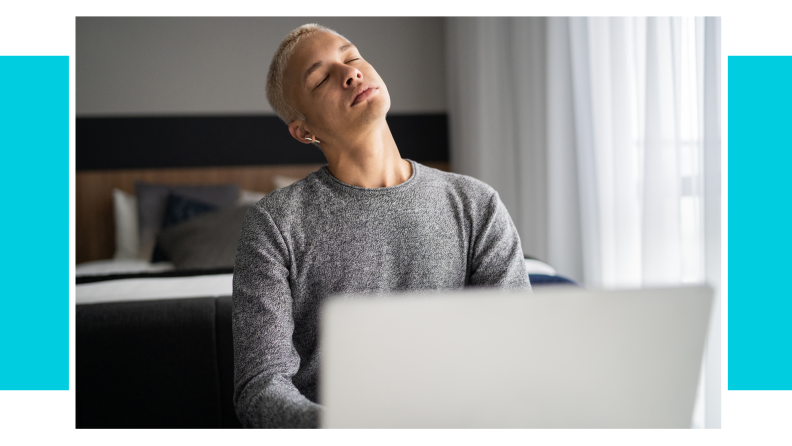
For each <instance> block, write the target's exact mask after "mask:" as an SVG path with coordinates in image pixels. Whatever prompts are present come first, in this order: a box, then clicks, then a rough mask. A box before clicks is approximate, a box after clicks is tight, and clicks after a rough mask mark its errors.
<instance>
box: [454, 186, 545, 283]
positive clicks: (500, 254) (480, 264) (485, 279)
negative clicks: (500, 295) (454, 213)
mask: <svg viewBox="0 0 792 446" xmlns="http://www.w3.org/2000/svg"><path fill="white" fill-rule="evenodd" d="M483 217H484V218H483V219H482V220H481V221H480V224H479V225H477V228H476V230H475V231H474V237H473V240H472V249H473V252H472V255H471V266H470V278H469V284H470V285H472V286H494V287H500V288H522V289H528V290H530V289H531V283H530V280H529V279H528V271H527V270H526V268H525V257H524V255H523V252H522V244H521V243H520V236H519V235H518V234H517V228H516V227H515V226H514V223H513V222H512V219H511V217H510V216H509V212H508V211H507V210H506V207H505V206H504V205H503V203H502V202H501V200H500V197H499V196H498V193H497V192H494V193H493V195H492V196H491V197H490V200H489V202H488V203H487V207H486V211H485V212H484V215H483Z"/></svg>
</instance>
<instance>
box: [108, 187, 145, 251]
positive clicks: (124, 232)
mask: <svg viewBox="0 0 792 446" xmlns="http://www.w3.org/2000/svg"><path fill="white" fill-rule="evenodd" d="M113 216H114V217H115V240H116V251H115V255H114V256H113V258H115V259H137V257H138V249H139V247H140V245H139V235H138V210H137V199H136V198H135V196H134V195H132V194H128V193H126V192H124V191H122V190H119V189H113Z"/></svg>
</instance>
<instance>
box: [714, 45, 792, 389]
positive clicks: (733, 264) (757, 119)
mask: <svg viewBox="0 0 792 446" xmlns="http://www.w3.org/2000/svg"><path fill="white" fill-rule="evenodd" d="M728 88H729V307H728V309H729V390H792V286H790V280H789V278H790V276H792V261H790V256H792V210H791V209H792V186H791V185H792V130H790V127H792V57H778V56H768V57H764V56H763V57H754V56H730V57H729V87H728Z"/></svg>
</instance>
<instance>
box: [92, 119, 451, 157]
mask: <svg viewBox="0 0 792 446" xmlns="http://www.w3.org/2000/svg"><path fill="white" fill-rule="evenodd" d="M387 120H388V125H389V126H390V129H391V132H392V133H393V137H394V139H395V140H396V144H397V145H398V146H399V151H400V153H401V156H402V158H409V159H412V160H415V161H419V162H448V119H447V116H446V115H445V114H403V115H389V116H388V117H387ZM76 128H77V135H76V139H77V154H76V155H77V156H76V158H77V160H76V161H77V170H108V169H148V168H168V167H208V166H247V165H263V164H312V163H324V162H326V160H325V158H324V155H322V152H321V151H320V150H318V149H317V148H316V147H314V146H312V145H305V144H300V143H299V142H297V141H295V140H294V139H293V138H292V137H291V135H289V132H288V130H287V128H286V125H285V124H284V123H283V122H282V121H281V120H280V119H278V117H276V116H270V115H240V116H145V117H109V118H77V127H76Z"/></svg>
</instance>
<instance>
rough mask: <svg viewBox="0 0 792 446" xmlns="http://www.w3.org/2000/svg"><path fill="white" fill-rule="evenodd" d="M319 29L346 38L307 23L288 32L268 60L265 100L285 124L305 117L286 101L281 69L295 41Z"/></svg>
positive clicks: (290, 54) (289, 57) (330, 30)
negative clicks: (270, 59)
mask: <svg viewBox="0 0 792 446" xmlns="http://www.w3.org/2000/svg"><path fill="white" fill-rule="evenodd" d="M319 31H322V32H328V33H333V34H335V35H337V36H339V37H341V38H343V39H345V40H348V39H346V37H344V36H342V35H341V34H338V33H337V32H335V31H333V30H332V29H329V28H326V27H324V26H322V25H318V24H316V23H308V24H305V25H303V26H300V27H299V28H296V29H294V30H293V31H292V32H290V33H289V34H288V35H287V36H286V38H284V39H283V41H282V42H281V44H280V46H279V47H278V50H277V51H275V55H274V56H272V62H270V66H269V72H268V73H267V100H268V101H269V103H270V105H271V106H272V108H273V110H275V113H277V114H278V116H279V117H280V118H281V119H282V120H283V122H285V123H286V124H291V123H292V121H294V120H297V119H302V120H303V121H304V120H305V119H306V118H305V115H304V114H302V113H301V112H300V111H299V110H297V109H296V108H294V107H292V106H291V105H290V104H289V103H288V102H287V101H286V95H285V94H284V93H283V71H284V70H285V69H286V64H288V63H289V59H291V56H292V53H294V48H295V47H296V46H297V43H298V42H299V41H300V40H302V39H303V38H304V37H307V36H310V35H311V34H313V33H315V32H319Z"/></svg>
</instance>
